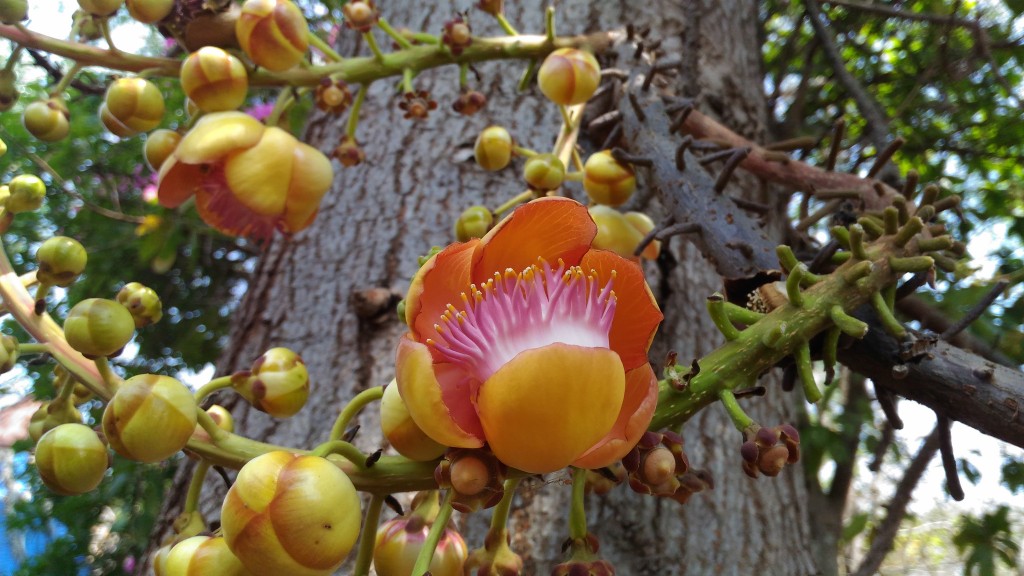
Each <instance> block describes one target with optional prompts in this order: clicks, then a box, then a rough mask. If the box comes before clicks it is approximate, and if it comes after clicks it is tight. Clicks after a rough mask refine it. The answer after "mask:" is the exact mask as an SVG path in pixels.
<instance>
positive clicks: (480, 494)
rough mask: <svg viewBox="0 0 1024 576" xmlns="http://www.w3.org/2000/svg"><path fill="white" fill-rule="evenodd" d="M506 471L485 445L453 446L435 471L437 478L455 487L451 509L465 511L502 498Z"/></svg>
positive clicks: (478, 508) (488, 504)
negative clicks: (479, 446) (478, 447)
mask: <svg viewBox="0 0 1024 576" xmlns="http://www.w3.org/2000/svg"><path fill="white" fill-rule="evenodd" d="M507 471H508V470H507V468H506V467H505V465H504V464H502V463H501V461H500V460H498V459H497V458H496V457H495V456H494V454H493V453H491V451H490V450H488V449H486V448H480V449H471V448H452V449H451V450H449V451H448V453H447V454H445V457H444V460H441V462H440V463H439V464H438V465H437V468H436V469H435V470H434V480H436V481H437V485H438V486H439V487H441V488H445V489H451V490H452V492H453V496H452V508H454V509H456V510H458V511H459V512H462V513H464V514H465V513H469V512H474V511H476V510H480V509H481V508H484V509H486V508H490V507H492V506H494V505H496V504H497V503H498V502H499V501H501V497H502V496H504V495H505V486H504V483H505V474H506V473H507Z"/></svg>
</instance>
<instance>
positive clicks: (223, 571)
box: [163, 536, 251, 576]
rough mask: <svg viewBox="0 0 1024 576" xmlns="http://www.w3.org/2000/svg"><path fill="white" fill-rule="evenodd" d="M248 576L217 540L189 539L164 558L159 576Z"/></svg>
mask: <svg viewBox="0 0 1024 576" xmlns="http://www.w3.org/2000/svg"><path fill="white" fill-rule="evenodd" d="M214 574H215V575H216V576H249V575H250V574H251V572H249V571H248V570H246V569H245V566H242V563H241V562H240V561H239V560H238V558H236V557H235V555H234V554H232V553H231V550H229V549H228V545H227V542H225V541H224V538H222V537H220V536H193V537H191V538H186V539H184V540H182V541H181V542H178V543H177V544H175V545H174V547H173V548H171V550H170V552H169V553H168V554H167V559H166V561H165V564H164V566H163V576H208V575H214Z"/></svg>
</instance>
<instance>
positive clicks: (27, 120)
mask: <svg viewBox="0 0 1024 576" xmlns="http://www.w3.org/2000/svg"><path fill="white" fill-rule="evenodd" d="M0 99H2V97H0ZM69 117H70V114H69V112H68V107H67V105H66V104H64V101H63V100H61V99H60V98H50V99H49V100H36V101H35V102H32V103H31V104H29V105H28V106H25V110H24V112H22V115H21V123H22V124H24V126H25V130H28V132H29V134H31V135H32V136H34V137H35V138H38V139H39V140H42V141H43V142H56V141H58V140H63V139H64V138H65V137H66V136H67V135H68V132H69V131H70V130H71V125H70V124H69V123H68V118H69Z"/></svg>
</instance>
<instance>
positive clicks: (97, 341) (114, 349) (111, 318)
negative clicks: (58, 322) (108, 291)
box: [64, 298, 135, 358]
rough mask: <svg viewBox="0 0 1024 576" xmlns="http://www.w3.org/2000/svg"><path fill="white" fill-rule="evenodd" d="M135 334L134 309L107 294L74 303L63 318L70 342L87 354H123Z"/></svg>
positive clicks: (73, 346) (87, 355)
mask: <svg viewBox="0 0 1024 576" xmlns="http://www.w3.org/2000/svg"><path fill="white" fill-rule="evenodd" d="M134 334H135V320H134V319H133V318H132V314H131V312H129V311H128V309H127V308H125V307H124V306H122V305H121V304H118V303H117V302H114V301H113V300H106V299H104V298H89V299H87V300H82V301H81V302H79V303H78V304H75V306H74V307H73V308H72V309H71V311H70V312H68V317H67V319H66V320H65V321H64V335H65V337H66V338H67V340H68V344H70V345H71V347H72V348H74V349H75V350H78V351H79V352H81V353H82V354H83V355H85V356H86V357H88V358H99V357H101V356H116V355H118V354H120V353H121V349H122V348H124V347H125V345H126V344H128V342H129V341H130V340H131V339H132V336H133V335H134Z"/></svg>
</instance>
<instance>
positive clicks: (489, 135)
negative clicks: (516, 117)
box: [473, 126, 512, 172]
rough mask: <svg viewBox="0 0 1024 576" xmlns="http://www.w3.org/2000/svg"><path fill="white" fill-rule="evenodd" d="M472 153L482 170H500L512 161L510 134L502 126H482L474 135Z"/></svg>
mask: <svg viewBox="0 0 1024 576" xmlns="http://www.w3.org/2000/svg"><path fill="white" fill-rule="evenodd" d="M473 155H474V156H475V158H476V163H477V164H479V165H480V167H481V168H483V169H484V170H487V171H489V172H494V171H496V170H501V169H502V168H504V167H505V166H508V163H509V162H511V161H512V135H511V134H509V133H508V130H506V129H505V128H503V127H502V126H488V127H487V128H484V129H483V131H481V132H480V135H479V136H477V137H476V144H474V145H473Z"/></svg>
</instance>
